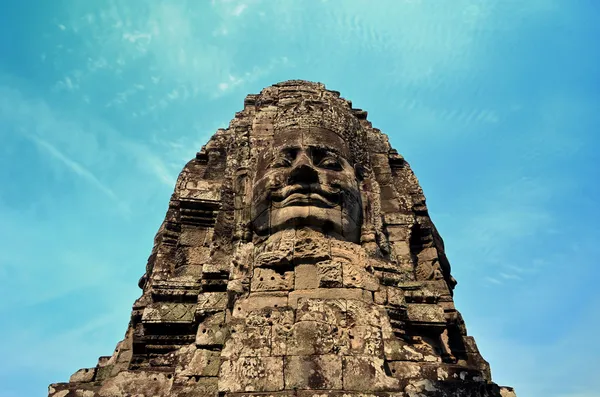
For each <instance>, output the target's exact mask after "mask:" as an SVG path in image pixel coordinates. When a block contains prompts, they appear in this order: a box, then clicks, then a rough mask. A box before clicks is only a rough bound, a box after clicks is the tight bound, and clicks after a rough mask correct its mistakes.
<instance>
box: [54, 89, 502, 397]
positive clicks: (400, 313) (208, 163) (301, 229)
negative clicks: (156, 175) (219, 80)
mask: <svg viewBox="0 0 600 397" xmlns="http://www.w3.org/2000/svg"><path fill="white" fill-rule="evenodd" d="M455 284H456V281H455V280H454V278H453V277H452V276H451V274H450V264H449V263H448V259H447V258H446V255H445V254H444V244H443V242H442V239H441V238H440V236H439V234H438V232H437V230H436V228H435V226H434V225H433V223H432V221H431V219H430V217H429V214H428V212H427V207H426V205H425V197H424V196H423V191H422V190H421V188H420V187H419V183H418V181H417V179H416V178H415V176H414V174H413V172H412V171H411V169H410V167H409V165H408V163H407V162H406V161H405V160H404V158H403V157H402V156H401V155H400V154H398V153H397V152H396V151H395V150H394V149H392V148H391V147H390V145H389V143H388V138H387V136H386V135H384V134H382V133H381V132H380V131H379V130H377V129H375V128H373V127H372V126H371V123H369V122H368V121H367V112H365V111H363V110H360V109H355V108H353V107H352V104H351V102H350V101H348V100H345V99H343V98H341V97H340V94H339V93H338V92H336V91H331V90H327V89H325V87H324V86H323V85H322V84H319V83H311V82H306V81H299V80H293V81H286V82H283V83H279V84H275V85H273V86H271V87H267V88H265V89H264V90H262V91H261V93H260V94H258V95H249V96H247V97H246V99H245V101H244V109H243V110H242V111H241V112H239V113H237V114H236V115H235V118H234V119H233V120H232V121H231V123H230V124H229V128H227V129H220V130H218V131H217V132H216V133H215V135H214V136H213V137H212V138H211V139H210V141H209V142H208V143H207V144H206V146H204V147H203V148H202V149H201V150H200V151H199V152H198V153H197V154H196V157H195V158H194V159H192V160H191V161H190V162H188V163H187V164H186V166H185V167H184V168H183V171H182V172H181V174H180V175H179V178H178V180H177V184H176V186H175V191H174V193H173V195H172V197H171V200H170V202H169V209H168V211H167V215H166V217H165V220H164V222H163V223H162V225H161V226H160V229H159V230H158V233H157V234H156V238H155V240H154V248H153V249H152V254H151V255H150V258H149V259H148V264H147V266H146V272H145V273H144V275H143V276H142V278H141V279H140V282H139V286H140V287H141V288H142V290H143V293H142V296H141V297H140V298H139V299H138V300H137V301H136V302H135V303H134V305H133V311H132V315H131V321H130V323H129V326H128V328H127V332H126V334H125V338H124V339H123V340H122V341H121V342H119V343H118V344H117V347H116V349H115V351H114V352H113V353H112V355H111V356H106V357H101V358H100V359H99V362H98V365H97V366H96V367H95V368H85V369H81V370H79V371H77V372H75V374H73V376H71V379H70V381H69V382H68V383H57V384H52V385H50V387H49V395H50V396H52V397H69V396H81V397H94V396H110V397H117V396H118V397H125V396H148V397H150V396H161V397H162V396H164V397H167V396H173V397H175V396H177V397H192V396H213V397H217V396H218V397H224V396H233V397H259V396H263V397H268V396H273V397H291V396H299V397H317V396H319V397H325V396H332V397H335V396H339V397H342V396H346V397H359V396H360V397H375V396H390V397H392V396H393V397H403V396H405V397H416V396H431V397H438V396H439V397H441V396H455V397H462V396H469V397H492V396H494V397H500V396H503V397H509V396H514V392H513V391H512V389H511V388H507V387H499V386H497V385H496V384H495V383H493V382H492V380H491V375H490V369H489V366H488V363H487V362H486V361H485V360H484V359H483V358H482V357H481V355H480V353H479V351H478V350H477V346H476V344H475V341H474V340H473V338H472V337H470V336H468V335H467V330H466V328H465V324H464V322H463V320H462V317H461V315H460V313H459V312H458V311H457V310H456V308H455V307H454V302H453V300H452V291H453V288H454V286H455Z"/></svg>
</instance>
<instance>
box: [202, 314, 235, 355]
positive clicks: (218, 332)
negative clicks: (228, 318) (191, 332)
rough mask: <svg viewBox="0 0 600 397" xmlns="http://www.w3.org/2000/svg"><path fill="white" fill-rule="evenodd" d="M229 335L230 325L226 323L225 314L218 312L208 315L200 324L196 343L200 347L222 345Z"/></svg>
mask: <svg viewBox="0 0 600 397" xmlns="http://www.w3.org/2000/svg"><path fill="white" fill-rule="evenodd" d="M228 337H229V327H228V326H227V325H225V314H224V313H217V314H214V315H212V316H209V317H207V318H206V319H204V321H202V323H200V325H199V326H198V332H197V333H196V345H197V346H199V347H212V346H222V345H223V343H225V340H226V339H227V338H228Z"/></svg>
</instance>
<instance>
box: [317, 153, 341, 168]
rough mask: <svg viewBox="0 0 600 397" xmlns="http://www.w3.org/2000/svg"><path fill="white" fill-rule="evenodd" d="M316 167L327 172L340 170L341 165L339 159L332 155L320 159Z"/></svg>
mask: <svg viewBox="0 0 600 397" xmlns="http://www.w3.org/2000/svg"><path fill="white" fill-rule="evenodd" d="M317 166H318V167H321V168H325V169H328V170H335V171H341V170H342V163H341V162H340V160H339V158H338V157H337V156H336V155H333V154H326V155H325V156H323V158H322V159H321V161H319V163H318V164H317Z"/></svg>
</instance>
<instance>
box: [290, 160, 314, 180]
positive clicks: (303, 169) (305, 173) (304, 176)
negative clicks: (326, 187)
mask: <svg viewBox="0 0 600 397" xmlns="http://www.w3.org/2000/svg"><path fill="white" fill-rule="evenodd" d="M311 183H319V174H318V173H317V171H316V170H315V169H314V168H313V167H311V166H310V165H309V164H306V163H304V164H300V165H298V166H296V167H295V168H294V169H293V170H292V173H291V174H290V177H289V180H288V184H289V185H295V184H311Z"/></svg>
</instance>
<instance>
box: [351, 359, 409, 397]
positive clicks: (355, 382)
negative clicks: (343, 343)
mask: <svg viewBox="0 0 600 397" xmlns="http://www.w3.org/2000/svg"><path fill="white" fill-rule="evenodd" d="M383 363H384V361H383V359H381V358H376V357H370V356H344V357H343V379H344V389H346V390H361V391H394V390H399V388H400V383H399V382H398V380H397V379H395V378H392V377H390V376H387V375H386V373H385V369H384V368H383V365H384V364H383Z"/></svg>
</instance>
